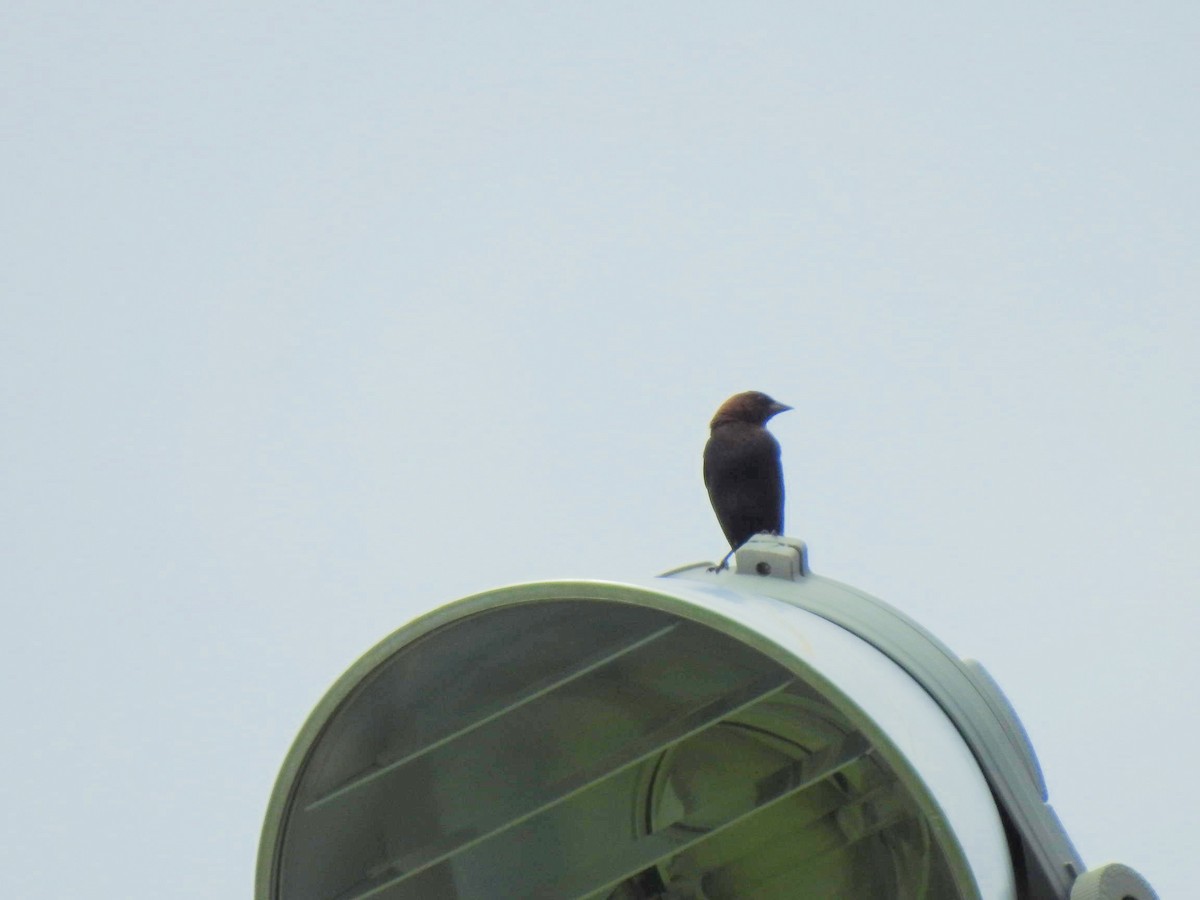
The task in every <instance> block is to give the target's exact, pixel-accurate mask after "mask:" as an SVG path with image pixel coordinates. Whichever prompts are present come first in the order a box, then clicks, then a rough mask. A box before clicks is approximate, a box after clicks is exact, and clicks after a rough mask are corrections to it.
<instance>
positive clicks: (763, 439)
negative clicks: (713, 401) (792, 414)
mask: <svg viewBox="0 0 1200 900" xmlns="http://www.w3.org/2000/svg"><path fill="white" fill-rule="evenodd" d="M788 409H791V407H790V406H785V405H784V404H782V403H778V402H776V401H774V400H772V399H771V398H770V397H768V396H767V395H766V394H764V393H761V392H760V391H746V392H744V393H741V394H735V395H734V396H732V397H730V398H729V399H728V400H726V401H725V403H723V404H722V405H721V408H720V409H718V410H717V414H716V415H715V416H713V420H712V423H711V428H712V432H711V435H710V436H709V439H708V443H707V444H706V445H705V447H704V485H705V487H707V488H708V498H709V500H711V501H712V506H713V511H714V512H715V513H716V514H717V522H718V523H719V524H720V526H721V531H723V532H724V533H725V538H726V539H727V540H728V541H729V546H730V548H731V551H730V554H731V555H732V551H733V550H736V549H737V548H738V547H740V546H741V545H742V544H744V543H745V542H746V541H748V540H750V538H752V537H754V535H756V534H758V533H760V532H763V531H767V532H771V533H773V534H782V533H783V467H782V466H781V465H780V462H779V442H778V441H776V440H775V438H774V437H773V436H772V435H771V433H770V432H769V431H767V429H766V423H767V421H768V420H769V419H770V418H771V417H772V416H774V415H776V414H777V413H781V412H783V411H784V410H788ZM728 561H729V556H726V557H725V561H724V562H722V563H721V567H724V566H725V564H726V563H727V562H728Z"/></svg>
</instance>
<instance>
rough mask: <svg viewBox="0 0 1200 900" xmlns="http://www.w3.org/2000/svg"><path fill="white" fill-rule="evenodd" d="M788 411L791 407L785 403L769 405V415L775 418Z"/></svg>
mask: <svg viewBox="0 0 1200 900" xmlns="http://www.w3.org/2000/svg"><path fill="white" fill-rule="evenodd" d="M789 409H791V407H790V406H788V405H787V404H786V403H779V402H775V403H772V404H771V415H773V416H777V415H779V414H780V413H781V412H787V411H788V410H789Z"/></svg>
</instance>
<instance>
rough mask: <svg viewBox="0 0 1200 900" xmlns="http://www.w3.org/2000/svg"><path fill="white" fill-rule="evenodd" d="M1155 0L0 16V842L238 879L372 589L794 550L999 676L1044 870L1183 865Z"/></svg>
mask: <svg viewBox="0 0 1200 900" xmlns="http://www.w3.org/2000/svg"><path fill="white" fill-rule="evenodd" d="M1198 48H1200V7H1197V6H1196V5H1195V4H1189V3H1158V4H1143V5H1140V6H1130V5H1128V4H1114V3H1088V4H1082V3H1072V4H1056V5H1049V6H1048V5H1047V4H1035V3H1026V2H1018V3H1009V4H999V5H993V6H992V7H989V8H985V7H983V6H980V5H978V4H972V5H969V6H968V5H965V4H964V5H959V6H958V7H957V8H947V6H946V5H945V4H927V3H921V4H910V5H906V6H905V7H904V8H903V9H901V8H900V7H899V6H898V5H894V4H892V5H889V4H849V5H847V4H783V3H758V4H740V5H736V6H735V5H733V4H711V3H686V4H684V3H662V4H653V5H651V4H630V3H605V4H590V5H587V6H586V7H585V6H584V5H583V4H570V5H567V4H554V5H551V4H527V3H506V4H463V3H457V4H456V3H443V4H436V5H434V4H411V3H409V4H406V3H394V4H380V3H372V4H365V3H348V4H345V3H344V4H337V5H336V6H332V7H331V6H321V7H317V6H309V7H299V8H297V7H296V6H295V5H294V4H281V3H275V2H270V3H267V2H264V3H250V4H247V3H202V4H192V5H187V6H184V5H179V4H166V5H163V4H151V3H124V2H111V3H105V4H91V5H88V4H68V3H53V2H51V3H47V2H39V3H9V4H7V5H6V7H5V9H4V11H3V12H0V85H2V86H3V91H4V114H3V123H4V131H5V134H6V137H5V140H4V141H3V142H0V166H2V168H3V171H4V172H5V175H6V177H5V179H4V181H5V189H4V202H3V203H0V229H2V241H3V247H4V258H5V264H4V265H3V267H2V268H0V289H2V291H3V293H2V296H3V305H2V307H0V341H2V342H3V344H2V346H0V374H2V375H3V379H2V382H0V383H2V384H3V386H4V404H3V417H4V427H3V436H4V440H3V444H2V453H3V461H4V465H3V468H2V470H0V473H2V474H0V478H2V479H3V481H2V482H0V505H2V508H3V509H4V511H5V515H4V517H3V520H2V521H3V530H4V546H5V553H4V555H5V558H6V560H7V562H6V564H5V566H3V568H2V571H0V591H2V595H3V597H4V604H5V605H4V608H5V612H6V616H7V619H8V622H9V628H8V634H9V641H8V643H9V648H8V652H7V653H6V654H5V655H4V657H3V661H2V662H0V667H2V669H3V674H4V680H5V684H6V685H7V691H6V693H7V702H8V712H7V716H6V721H7V727H6V734H7V736H8V738H7V740H6V741H5V745H6V746H5V750H4V754H3V759H4V765H5V768H6V770H7V772H8V778H6V779H5V782H4V784H3V786H0V801H2V803H3V806H4V807H5V809H6V810H7V812H6V815H5V816H4V823H3V825H2V826H0V829H2V831H0V869H2V870H3V871H4V872H5V875H4V879H3V883H4V884H5V886H6V888H7V893H8V894H10V895H12V896H20V897H30V898H40V897H47V898H61V897H70V896H80V897H83V896H94V897H121V898H130V897H147V898H150V897H154V898H158V897H164V896H171V897H196V898H206V900H211V898H214V897H235V896H246V895H247V894H248V893H249V891H250V887H251V884H252V877H253V871H252V870H253V860H254V855H255V852H256V849H257V841H258V830H259V827H260V825H261V821H262V814H263V812H264V809H265V804H266V800H267V797H268V794H269V792H270V790H271V787H272V784H273V781H274V778H275V775H276V772H277V769H278V766H279V765H280V763H281V762H282V761H283V757H284V755H285V753H286V751H287V748H288V746H289V744H290V742H291V740H292V737H293V736H294V735H295V733H296V731H297V730H298V729H299V727H300V725H301V723H302V722H303V720H304V718H305V716H306V715H307V713H308V711H309V710H310V709H311V707H312V706H313V705H314V704H315V703H316V701H317V700H318V699H319V698H320V696H321V695H322V694H323V692H324V691H325V690H326V689H327V688H328V686H329V685H330V684H331V683H332V681H333V680H334V679H335V678H336V677H337V676H338V675H339V674H340V673H341V672H342V671H343V670H344V669H345V668H346V667H347V666H348V665H349V664H350V663H351V662H352V661H353V660H354V659H355V658H356V657H357V656H358V654H359V653H361V652H362V651H363V650H365V649H366V648H367V647H369V646H370V645H372V644H373V643H375V641H377V640H378V639H379V638H381V637H382V636H384V635H385V634H387V633H389V632H390V631H392V630H394V629H395V628H397V627H399V626H400V625H401V624H403V623H404V622H405V621H407V620H408V619H410V618H411V617H413V616H414V615H416V614H418V613H420V612H422V611H424V610H426V609H428V608H430V607H432V606H435V605H438V604H441V603H443V602H447V601H450V600H453V599H455V598H457V597H460V596H462V595H464V594H467V593H470V592H472V591H475V590H480V589H484V588H488V587H492V586H496V585H500V584H504V583H508V582H512V581H522V580H541V579H547V578H553V577H560V576H573V577H582V578H593V577H594V578H611V579H620V578H622V577H630V578H633V577H640V576H644V575H649V574H653V573H655V572H658V571H661V570H664V569H667V568H670V567H673V566H675V565H678V564H681V563H686V562H692V561H694V560H697V559H705V558H708V559H714V558H717V557H719V556H720V555H721V554H723V552H724V549H725V548H724V546H723V544H722V539H721V534H720V531H719V530H718V528H717V526H716V523H715V521H714V519H713V517H712V514H711V512H710V510H709V508H708V501H707V498H706V496H705V493H704V489H703V486H702V484H701V482H700V471H699V469H700V465H699V457H700V450H701V447H702V446H703V443H704V440H705V438H706V426H707V421H708V419H709V417H710V416H711V415H712V412H713V410H714V409H715V407H716V406H717V404H718V403H719V402H720V401H721V400H723V399H724V398H725V397H726V396H727V395H728V394H730V393H733V392H734V391H737V390H743V389H747V388H756V389H761V390H765V391H767V392H769V393H771V394H773V395H774V396H776V397H777V398H779V399H780V400H783V401H784V402H787V403H790V404H792V405H794V406H795V407H796V410H797V411H796V412H793V413H788V414H787V415H785V416H781V417H779V418H778V419H777V420H776V421H775V422H774V423H773V430H774V431H775V433H776V434H777V435H778V437H779V439H780V441H781V443H782V445H783V452H784V465H785V471H786V475H787V485H788V503H787V519H788V531H789V532H790V533H791V534H793V535H795V536H798V537H802V538H804V539H805V540H807V541H808V543H809V546H810V551H811V559H812V563H813V567H814V569H815V570H816V571H818V572H820V573H821V574H823V575H827V576H830V577H832V578H836V579H839V580H842V581H846V582H849V583H851V584H854V585H856V586H857V587H860V588H862V589H864V590H867V591H870V592H872V593H875V594H877V595H879V596H880V597H882V598H883V599H885V600H887V601H888V602H890V603H892V604H894V605H896V606H898V607H900V608H901V609H903V610H905V611H906V612H908V613H909V614H911V615H912V616H914V617H915V618H916V619H918V620H919V621H920V622H922V623H923V624H924V625H926V626H927V627H928V628H930V629H931V630H932V631H933V632H934V633H936V634H937V635H938V636H940V637H941V638H942V639H943V640H945V641H946V642H947V643H949V644H950V645H951V646H952V647H953V648H954V649H955V650H956V651H958V652H959V653H962V654H963V655H968V656H972V657H976V658H978V659H980V660H982V661H983V662H984V664H985V665H986V666H987V667H988V668H989V669H990V670H991V672H992V673H993V674H994V675H995V676H996V678H997V680H998V681H999V682H1000V684H1001V685H1002V686H1003V687H1004V688H1005V690H1006V691H1007V692H1008V693H1009V695H1010V697H1011V699H1012V700H1013V702H1014V704H1015V706H1016V708H1017V710H1018V712H1019V713H1020V714H1021V716H1022V718H1023V719H1024V721H1025V723H1026V725H1027V726H1028V728H1029V731H1030V733H1031V736H1032V738H1033V741H1034V744H1035V746H1036V748H1037V750H1038V752H1039V754H1040V757H1041V760H1042V763H1043V766H1044V768H1045V771H1046V777H1047V780H1048V782H1049V786H1050V792H1051V799H1052V801H1053V802H1054V804H1055V806H1056V808H1057V810H1058V811H1059V814H1060V816H1061V818H1062V819H1063V822H1064V824H1065V825H1066V827H1067V830H1068V832H1069V834H1070V835H1071V836H1072V838H1073V839H1074V841H1075V842H1076V844H1077V845H1078V847H1079V849H1080V852H1081V853H1082V854H1083V856H1084V859H1085V860H1086V861H1087V862H1088V863H1089V864H1099V863H1101V862H1104V861H1106V860H1108V859H1118V860H1120V861H1122V862H1126V863H1128V864H1130V865H1133V866H1134V867H1136V868H1138V869H1140V870H1141V871H1142V872H1143V873H1144V874H1145V875H1147V876H1148V877H1149V878H1150V880H1151V881H1152V882H1153V883H1154V884H1155V886H1156V887H1157V888H1158V889H1159V891H1160V892H1161V894H1162V895H1163V897H1164V898H1169V897H1183V896H1187V895H1188V894H1189V893H1190V892H1192V891H1193V890H1194V886H1193V885H1192V880H1193V876H1192V875H1191V873H1190V860H1189V858H1188V855H1187V854H1188V848H1190V846H1191V844H1192V843H1193V842H1194V838H1195V836H1196V829H1197V820H1196V814H1195V812H1194V810H1195V809H1196V808H1197V807H1198V806H1200V776H1198V775H1196V774H1195V772H1194V770H1193V769H1192V768H1191V763H1190V752H1189V751H1190V749H1191V748H1192V747H1193V746H1194V745H1195V743H1196V740H1197V737H1198V734H1197V726H1196V724H1195V710H1194V707H1195V702H1196V701H1195V693H1196V692H1195V684H1196V683H1197V681H1198V680H1200V662H1198V661H1197V657H1196V652H1195V646H1194V645H1195V639H1196V635H1197V633H1198V632H1200V615H1198V614H1197V610H1196V600H1197V595H1198V591H1197V576H1196V574H1195V572H1196V567H1195V563H1194V556H1195V553H1196V547H1197V546H1198V544H1200V512H1198V509H1200V478H1198V477H1197V466H1196V460H1197V459H1200V421H1198V417H1197V414H1196V397H1197V389H1198V387H1200V364H1198V363H1197V351H1198V350H1200V302H1198V295H1200V290H1198V289H1200V264H1198V262H1197V260H1198V258H1200V254H1198V252H1197V248H1198V247H1200V223H1198V215H1200V162H1198V161H1200V125H1198V120H1197V115H1196V103H1197V97H1198V96H1200V92H1198V89H1200V53H1198V52H1197V51H1198Z"/></svg>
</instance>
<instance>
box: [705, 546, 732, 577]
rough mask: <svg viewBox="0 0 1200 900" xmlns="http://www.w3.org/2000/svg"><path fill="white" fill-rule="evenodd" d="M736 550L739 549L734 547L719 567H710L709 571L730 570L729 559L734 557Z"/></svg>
mask: <svg viewBox="0 0 1200 900" xmlns="http://www.w3.org/2000/svg"><path fill="white" fill-rule="evenodd" d="M734 550H737V547H734V548H733V550H730V551H729V552H728V553H726V554H725V558H724V559H723V560H721V564H720V565H719V566H709V567H708V571H710V572H723V571H724V570H725V569H728V568H729V557H731V556H733V552H734Z"/></svg>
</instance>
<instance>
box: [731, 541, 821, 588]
mask: <svg viewBox="0 0 1200 900" xmlns="http://www.w3.org/2000/svg"><path fill="white" fill-rule="evenodd" d="M733 558H734V561H735V563H736V565H737V573H738V574H739V575H759V576H762V577H764V578H782V579H784V580H785V581H797V580H799V579H801V578H803V577H804V576H806V575H808V574H809V568H808V547H807V546H806V545H805V543H804V541H801V540H797V539H796V538H790V537H785V536H783V535H777V534H756V535H755V536H754V537H752V538H750V540H748V541H746V543H744V544H742V546H740V547H738V549H737V552H736V553H735V554H734V555H733Z"/></svg>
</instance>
